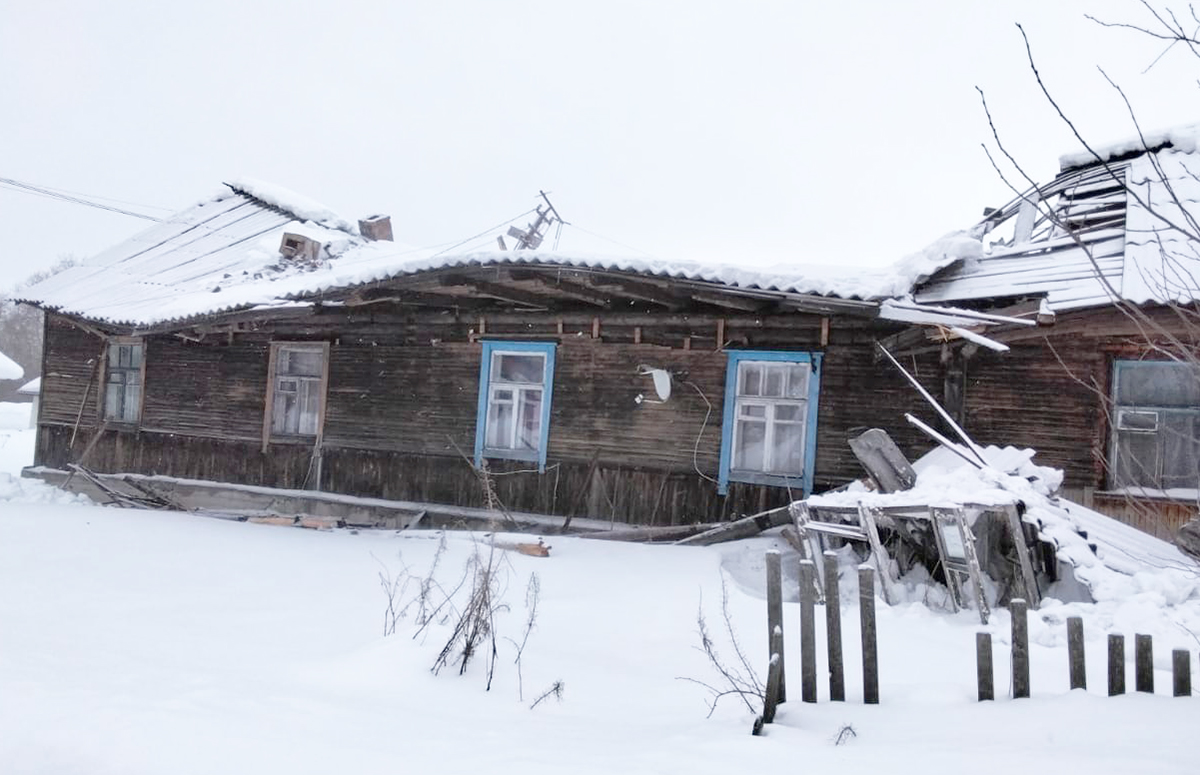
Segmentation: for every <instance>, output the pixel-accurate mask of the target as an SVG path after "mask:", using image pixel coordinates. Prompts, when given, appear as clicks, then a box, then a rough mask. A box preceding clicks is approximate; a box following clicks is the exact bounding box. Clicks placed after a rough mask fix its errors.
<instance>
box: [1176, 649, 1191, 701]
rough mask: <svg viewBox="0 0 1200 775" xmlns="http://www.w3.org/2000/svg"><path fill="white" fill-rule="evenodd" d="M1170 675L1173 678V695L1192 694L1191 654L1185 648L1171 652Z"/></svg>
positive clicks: (1189, 695) (1183, 695)
mask: <svg viewBox="0 0 1200 775" xmlns="http://www.w3.org/2000/svg"><path fill="white" fill-rule="evenodd" d="M1171 675H1172V678H1174V679H1175V681H1174V684H1175V696H1176V697H1191V696H1192V655H1191V652H1189V651H1188V650H1187V649H1175V650H1174V651H1172V652H1171Z"/></svg>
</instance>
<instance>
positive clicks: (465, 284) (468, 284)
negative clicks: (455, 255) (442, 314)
mask: <svg viewBox="0 0 1200 775" xmlns="http://www.w3.org/2000/svg"><path fill="white" fill-rule="evenodd" d="M442 285H443V287H450V288H454V287H457V288H467V289H470V290H471V291H473V292H475V293H476V294H479V295H481V296H489V297H491V298H493V299H499V300H500V301H507V302H511V303H512V304H519V305H521V306H524V307H533V308H535V309H547V308H548V307H549V304H548V302H549V301H550V300H549V299H547V298H546V297H545V296H541V295H539V294H536V293H530V292H529V291H523V290H521V289H519V288H513V287H511V286H508V285H501V284H500V283H492V282H485V281H483V280H474V279H468V278H465V277H447V278H445V279H443V280H442Z"/></svg>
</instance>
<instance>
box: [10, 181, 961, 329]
mask: <svg viewBox="0 0 1200 775" xmlns="http://www.w3.org/2000/svg"><path fill="white" fill-rule="evenodd" d="M235 185H239V184H235ZM293 202H295V203H296V204H295V205H294V206H293ZM297 212H300V213H302V214H303V215H307V216H309V217H310V218H317V219H318V220H319V223H318V222H314V221H312V220H304V219H303V217H302V216H300V215H297V214H296V213H297ZM314 214H316V215H314ZM318 216H319V217H318ZM285 232H294V233H300V234H304V235H307V236H311V237H312V238H314V239H316V240H317V241H319V242H321V243H322V244H323V245H325V250H324V252H323V254H322V257H321V260H320V261H319V262H316V263H314V264H311V265H305V264H299V263H295V262H292V261H289V260H285V259H284V258H283V257H282V256H281V255H280V253H279V246H280V241H281V238H282V236H283V234H284V233H285ZM964 242H966V243H970V242H971V241H970V240H965V239H964V237H963V236H962V235H949V236H948V237H946V238H943V239H942V240H939V241H938V242H937V243H935V245H934V246H932V247H931V248H930V249H929V250H926V251H924V252H923V253H921V254H918V255H916V256H912V257H910V258H909V259H906V260H905V261H904V262H901V263H900V264H898V265H897V266H896V267H890V268H884V269H874V270H872V269H865V270H864V269H862V268H856V267H827V266H826V267H812V266H808V267H801V266H790V267H785V268H779V269H774V270H770V269H764V270H755V269H747V268H744V267H741V266H730V265H715V264H701V263H696V262H690V261H665V260H659V259H649V258H636V257H611V256H587V255H578V254H561V253H551V252H541V251H536V252H535V251H512V252H487V253H473V254H466V255H430V251H423V250H417V249H413V248H406V247H404V246H402V245H397V244H395V243H391V242H367V241H366V240H364V239H363V238H362V237H360V236H359V235H358V233H357V229H354V227H353V225H352V224H349V222H347V221H344V220H342V219H340V218H337V217H336V216H334V215H333V214H331V213H329V212H328V211H327V210H324V209H322V208H320V206H319V205H316V204H315V203H313V202H311V200H305V199H302V198H300V197H295V195H291V194H289V193H288V192H285V191H282V190H281V189H277V188H274V187H270V186H267V185H266V184H257V183H256V184H253V185H250V184H240V187H236V188H233V190H231V191H230V192H227V193H224V194H222V195H220V196H218V197H216V198H214V199H211V200H209V201H205V202H202V203H200V204H198V205H196V206H194V207H192V208H190V209H188V210H185V211H183V212H181V213H179V214H177V215H175V216H173V217H172V218H170V219H168V220H167V221H164V222H163V223H160V224H157V225H155V226H153V227H151V228H149V229H147V230H146V231H144V232H142V233H141V234H138V235H137V236H135V237H133V238H131V239H129V240H126V241H125V242H123V243H121V244H119V245H117V246H115V247H113V248H110V249H109V250H106V251H105V252H103V253H101V254H99V255H98V256H96V257H95V258H93V259H91V260H89V261H87V262H86V263H85V264H84V265H82V266H78V267H73V268H71V269H68V270H66V271H64V272H62V273H60V274H58V275H55V276H54V277H51V278H49V279H47V280H45V281H43V282H42V283H39V284H38V285H36V286H34V287H33V288H32V289H30V290H29V291H28V292H27V293H26V295H25V298H24V299H22V300H23V301H29V302H31V303H35V304H38V305H39V306H42V307H44V308H47V309H52V310H55V311H59V312H64V313H67V314H73V315H77V316H80V317H83V318H85V319H89V320H94V321H99V322H107V323H113V324H121V325H130V326H135V327H136V326H149V325H155V324H162V323H170V322H177V321H178V322H182V321H187V320H191V319H196V318H199V317H204V316H208V315H212V314H217V313H221V312H226V311H233V310H238V309H245V308H249V307H257V306H262V305H283V304H287V303H289V300H291V303H294V300H296V299H303V298H306V297H310V296H312V295H313V294H318V293H321V292H324V291H328V290H332V289H339V288H348V287H354V286H356V285H362V284H366V283H372V282H379V281H383V280H388V279H393V278H397V277H402V276H406V275H413V274H417V273H421V272H428V271H433V270H437V269H445V268H453V267H473V266H492V265H507V264H534V265H545V266H562V267H568V268H590V269H598V270H605V271H619V272H632V273H637V274H643V275H653V276H658V277H667V278H676V279H686V280H692V281H699V282H704V283H711V284H713V285H714V286H716V287H718V288H720V287H727V288H739V289H746V290H757V291H766V292H770V293H778V294H780V295H787V294H814V295H821V296H831V297H838V298H843V299H863V300H877V299H882V298H887V297H890V296H894V295H898V294H903V293H905V292H907V291H908V289H909V288H910V287H911V285H912V283H913V281H914V280H915V279H916V278H917V277H923V276H928V275H929V274H931V273H932V271H934V269H936V268H937V267H940V266H941V265H943V264H945V263H947V262H948V261H952V260H954V259H955V258H957V257H958V256H959V255H962V253H960V252H955V251H956V250H958V249H959V248H961V247H962V245H963V244H964ZM972 244H973V243H972Z"/></svg>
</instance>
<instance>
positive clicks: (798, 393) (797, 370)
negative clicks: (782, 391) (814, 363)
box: [787, 363, 812, 398]
mask: <svg viewBox="0 0 1200 775" xmlns="http://www.w3.org/2000/svg"><path fill="white" fill-rule="evenodd" d="M787 372H788V389H787V397H788V398H808V375H809V374H810V373H811V372H812V369H810V368H809V367H808V364H807V363H789V364H788V369H787Z"/></svg>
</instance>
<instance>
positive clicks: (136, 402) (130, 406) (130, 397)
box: [104, 342, 142, 423]
mask: <svg viewBox="0 0 1200 775" xmlns="http://www.w3.org/2000/svg"><path fill="white" fill-rule="evenodd" d="M106 361H107V363H106V366H107V372H108V377H107V379H106V381H105V385H104V419H105V420H111V421H113V422H120V423H137V422H138V421H139V420H140V419H141V417H142V343H141V342H136V343H134V342H114V343H112V344H110V345H109V346H108V355H107V358H106Z"/></svg>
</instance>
